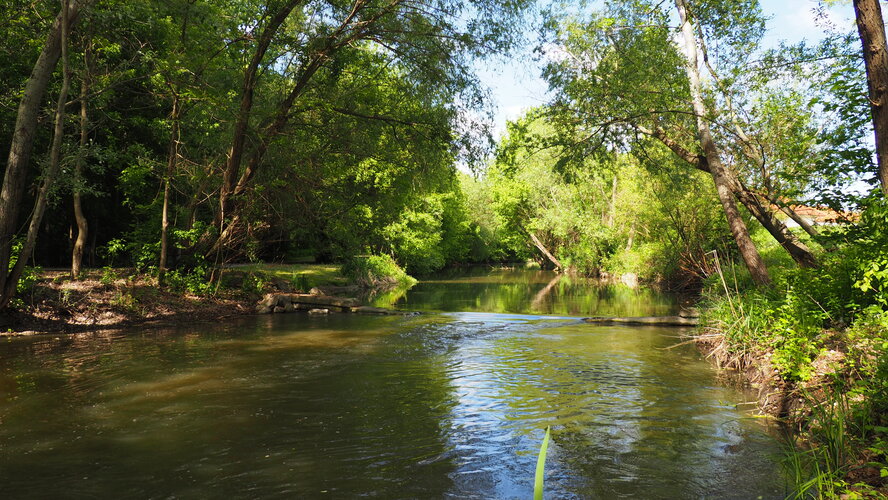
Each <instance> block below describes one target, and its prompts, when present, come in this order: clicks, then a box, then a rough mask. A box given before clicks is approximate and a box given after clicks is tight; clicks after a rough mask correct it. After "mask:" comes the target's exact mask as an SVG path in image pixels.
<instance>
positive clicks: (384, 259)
mask: <svg viewBox="0 0 888 500" xmlns="http://www.w3.org/2000/svg"><path fill="white" fill-rule="evenodd" d="M342 274H343V275H345V276H346V277H347V278H348V279H349V280H351V281H352V282H354V283H355V284H356V285H358V286H361V287H364V288H373V289H380V288H394V287H396V286H405V287H409V286H413V285H414V284H416V280H415V279H414V278H412V277H410V276H408V275H407V273H406V272H404V270H403V269H401V266H399V265H398V263H397V262H395V259H393V258H392V257H391V256H390V255H359V256H356V257H352V258H351V259H349V260H348V261H347V262H346V263H345V264H343V265H342Z"/></svg>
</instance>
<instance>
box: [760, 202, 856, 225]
mask: <svg viewBox="0 0 888 500" xmlns="http://www.w3.org/2000/svg"><path fill="white" fill-rule="evenodd" d="M773 208H774V210H776V211H777V212H778V213H780V214H781V215H783V216H784V218H785V220H784V223H786V227H799V224H798V223H797V222H796V221H794V220H792V219H790V218H789V217H786V214H784V213H783V212H782V211H781V210H780V209H779V208H778V207H776V206H774V207H773ZM790 208H792V210H793V211H794V212H795V213H796V214H798V216H799V217H801V218H802V219H804V220H805V221H806V222H808V224H811V225H812V226H831V225H836V224H843V223H846V222H853V221H855V220H857V219H858V217H859V216H860V215H859V214H857V213H855V212H840V211H838V210H833V209H831V208H827V207H808V206H805V205H790Z"/></svg>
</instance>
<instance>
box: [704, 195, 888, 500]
mask: <svg viewBox="0 0 888 500" xmlns="http://www.w3.org/2000/svg"><path fill="white" fill-rule="evenodd" d="M756 236H757V239H758V241H757V243H758V244H759V247H760V248H761V249H762V254H763V257H764V258H765V260H766V262H767V263H768V264H769V270H770V271H771V274H772V278H773V280H774V284H773V286H771V287H769V288H756V287H754V286H752V284H751V281H750V279H749V276H748V274H747V273H746V271H745V269H743V268H742V266H739V265H731V264H730V263H728V262H724V261H722V272H721V273H720V274H716V275H713V276H711V277H710V279H709V280H708V281H707V283H706V286H705V288H704V290H703V298H702V301H701V312H702V324H703V325H704V328H705V329H706V337H707V338H708V339H709V340H711V339H712V338H713V336H715V338H716V339H717V345H716V351H717V352H718V353H719V356H720V357H721V358H722V359H721V361H722V362H724V363H727V364H730V365H733V366H735V367H737V368H740V369H741V370H743V369H745V368H746V367H752V366H757V365H758V366H769V367H771V368H770V369H769V370H760V371H761V372H764V371H767V372H768V373H769V374H772V375H774V373H773V372H774V371H776V377H775V379H774V380H772V382H773V383H774V384H777V387H776V388H773V389H772V391H776V392H778V393H779V394H780V397H781V398H782V399H783V401H785V402H789V403H790V404H788V405H787V406H786V407H785V408H788V409H790V410H794V411H790V413H789V414H787V415H784V417H785V418H786V419H787V420H788V421H789V423H791V424H792V425H793V426H794V428H795V429H796V434H795V435H794V437H793V438H792V439H791V440H788V441H787V443H788V444H787V459H786V464H787V466H788V467H787V470H788V472H789V476H790V477H791V478H792V479H794V481H795V483H796V485H795V486H796V490H797V493H796V495H797V498H812V497H814V498H850V499H853V498H888V497H886V495H888V207H886V206H884V204H877V205H875V206H874V207H871V208H870V209H868V210H867V211H866V212H864V214H863V217H862V219H861V221H860V223H859V224H857V225H855V226H853V227H851V226H849V227H847V228H844V229H839V230H836V231H834V232H833V234H832V235H831V236H829V240H828V241H827V242H826V243H827V244H828V245H829V246H831V247H833V248H834V250H833V251H825V250H824V249H823V248H822V247H821V248H818V252H817V253H818V258H819V260H820V264H821V266H820V267H819V268H817V269H799V268H798V267H797V266H795V264H794V263H793V262H792V261H790V260H789V259H788V256H786V253H785V252H783V251H782V250H781V249H780V248H779V247H777V246H776V243H772V240H769V239H768V238H765V237H764V236H763V235H761V234H758V235H756ZM812 246H814V245H812ZM800 400H801V401H803V404H801V405H799V404H798V402H799V401H800Z"/></svg>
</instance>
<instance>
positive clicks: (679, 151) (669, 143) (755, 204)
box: [634, 124, 818, 267]
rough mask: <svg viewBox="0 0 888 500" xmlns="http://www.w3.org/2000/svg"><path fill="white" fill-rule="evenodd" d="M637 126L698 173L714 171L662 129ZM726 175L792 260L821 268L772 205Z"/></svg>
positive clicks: (732, 186) (733, 190)
mask: <svg viewBox="0 0 888 500" xmlns="http://www.w3.org/2000/svg"><path fill="white" fill-rule="evenodd" d="M634 126H635V128H636V129H637V130H638V131H639V132H641V133H643V134H645V135H649V136H651V137H653V138H655V139H657V140H659V141H660V142H661V143H663V145H665V146H666V147H668V148H669V149H671V150H672V152H673V153H675V154H676V155H678V157H679V158H681V159H683V160H684V161H686V162H688V163H690V164H691V165H693V166H694V168H696V169H697V170H702V171H703V172H706V173H708V174H710V175H712V170H711V169H710V168H709V161H708V160H707V158H706V156H698V155H695V154H693V153H691V152H690V151H688V150H687V149H685V148H684V147H682V146H681V144H679V143H677V142H676V141H675V140H673V139H672V138H671V137H669V136H668V135H667V134H666V132H665V131H664V130H662V129H659V128H658V129H655V130H649V129H647V128H645V127H642V126H640V125H637V124H636V125H634ZM726 173H727V174H728V178H727V180H728V183H729V187H730V188H731V191H732V192H733V193H734V197H735V198H737V200H738V201H739V202H740V203H742V204H743V206H744V207H746V209H747V210H749V213H750V214H752V216H753V217H755V219H756V220H757V221H759V223H760V224H761V225H762V227H764V228H765V230H767V231H768V233H770V234H771V236H772V237H773V238H774V240H775V241H777V243H779V244H780V246H782V247H783V249H784V250H786V252H787V253H788V254H789V255H790V257H792V258H793V260H795V261H796V263H797V264H798V265H799V266H801V267H817V265H818V263H817V259H816V258H815V257H814V254H813V253H812V252H811V250H810V249H809V248H808V246H807V245H805V244H804V243H803V242H801V241H800V240H799V239H798V238H797V237H796V235H794V234H792V232H791V231H790V230H789V228H788V227H786V224H784V223H783V222H782V221H781V220H780V219H778V218H777V215H776V214H775V213H774V211H773V210H771V208H770V206H769V205H768V204H767V203H762V202H761V201H760V200H759V199H758V196H756V195H755V193H753V192H752V191H751V190H750V189H749V188H747V187H746V186H745V185H744V184H743V183H742V182H741V181H740V180H739V179H738V178H737V177H736V176H735V175H733V174H731V172H729V171H727V172H726Z"/></svg>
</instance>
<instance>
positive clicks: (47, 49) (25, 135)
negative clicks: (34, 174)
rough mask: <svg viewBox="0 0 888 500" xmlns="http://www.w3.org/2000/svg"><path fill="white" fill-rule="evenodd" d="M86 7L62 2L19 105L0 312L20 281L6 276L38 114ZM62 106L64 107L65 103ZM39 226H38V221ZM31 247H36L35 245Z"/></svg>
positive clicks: (5, 199)
mask: <svg viewBox="0 0 888 500" xmlns="http://www.w3.org/2000/svg"><path fill="white" fill-rule="evenodd" d="M83 5H84V4H83V2H77V1H74V0H71V1H68V0H63V7H62V9H60V12H59V14H58V16H56V18H55V21H54V22H53V24H52V26H51V27H50V29H49V34H48V35H47V38H46V42H45V43H44V45H43V50H42V52H41V53H40V56H39V57H38V59H37V62H36V63H35V64H34V68H33V70H32V72H31V76H30V78H28V81H27V84H26V85H25V90H24V93H23V95H22V99H21V102H20V103H19V107H18V113H17V116H16V126H15V132H14V135H13V138H12V141H11V144H10V148H9V158H8V160H7V162H6V171H5V173H4V177H3V186H2V188H0V308H3V307H6V305H7V304H9V301H10V300H11V299H12V297H13V295H14V294H15V290H16V286H17V284H18V278H19V277H20V276H21V270H18V271H16V269H15V268H14V269H12V270H11V272H7V270H9V267H10V260H11V257H12V243H13V239H14V237H15V235H16V233H17V232H18V223H19V210H20V207H21V201H22V195H23V194H24V191H25V182H26V180H27V169H28V166H29V164H30V159H31V152H32V149H33V145H34V137H35V134H36V131H37V115H38V111H39V109H40V105H41V103H42V101H43V96H44V94H45V93H46V88H47V86H48V84H49V80H50V77H51V76H52V73H53V71H54V70H55V67H56V64H57V63H58V61H59V59H60V58H61V56H62V52H63V46H64V45H66V44H67V33H68V31H69V30H70V28H71V26H72V25H73V23H74V22H75V21H76V19H77V15H78V12H79V10H80V9H81V7H82V6H83ZM61 106H64V103H63V102H62V103H61ZM62 119H63V117H62ZM56 120H57V123H56V131H57V132H58V131H59V127H61V126H62V122H61V120H60V119H59V117H58V115H57V118H56ZM58 140H59V141H60V140H61V137H58ZM59 147H60V145H59ZM54 150H55V147H54ZM54 154H55V153H54ZM41 215H42V214H41ZM37 225H38V226H39V217H38V218H37ZM29 232H30V231H29ZM35 238H36V236H35ZM31 246H32V247H33V244H32V245H31ZM26 259H27V254H20V255H19V256H18V262H17V266H16V267H21V266H24V262H23V261H24V260H26ZM18 264H20V266H19V265H18Z"/></svg>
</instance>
